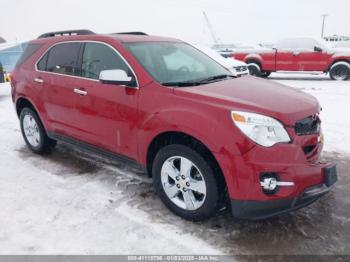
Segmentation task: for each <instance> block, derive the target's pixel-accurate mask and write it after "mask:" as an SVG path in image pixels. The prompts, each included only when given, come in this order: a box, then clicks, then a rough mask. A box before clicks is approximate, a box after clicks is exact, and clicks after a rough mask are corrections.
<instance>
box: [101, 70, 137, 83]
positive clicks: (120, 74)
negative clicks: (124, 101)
mask: <svg viewBox="0 0 350 262" xmlns="http://www.w3.org/2000/svg"><path fill="white" fill-rule="evenodd" d="M99 80H100V81H101V83H103V84H114V85H124V86H131V85H132V84H133V82H134V81H133V79H132V77H131V76H128V75H127V73H126V72H125V71H124V70H120V69H110V70H102V71H101V72H100V77H99Z"/></svg>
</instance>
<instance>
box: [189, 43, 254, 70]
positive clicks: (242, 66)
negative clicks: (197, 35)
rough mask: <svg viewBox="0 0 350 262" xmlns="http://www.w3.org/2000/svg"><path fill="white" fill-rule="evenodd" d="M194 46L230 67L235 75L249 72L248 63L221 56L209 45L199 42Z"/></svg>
mask: <svg viewBox="0 0 350 262" xmlns="http://www.w3.org/2000/svg"><path fill="white" fill-rule="evenodd" d="M193 46H194V47H195V48H197V49H198V50H200V51H202V52H203V53H205V54H206V55H208V56H209V57H211V58H212V59H214V60H215V61H216V62H218V63H220V64H221V65H223V66H224V67H226V68H227V69H229V70H230V71H231V72H232V74H233V75H235V76H242V75H248V74H249V70H248V65H247V64H246V63H244V62H242V61H238V60H236V59H234V58H225V57H223V56H221V55H220V54H219V53H218V52H216V51H215V50H213V49H211V48H210V47H207V46H203V45H198V44H193Z"/></svg>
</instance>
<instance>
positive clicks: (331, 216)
mask: <svg viewBox="0 0 350 262" xmlns="http://www.w3.org/2000/svg"><path fill="white" fill-rule="evenodd" d="M270 78H271V81H278V82H280V83H283V84H286V85H289V86H294V87H296V88H299V89H301V90H303V91H305V92H308V93H311V94H313V95H315V96H316V97H317V98H318V99H319V100H320V102H321V104H322V106H323V112H322V119H323V128H324V132H325V137H326V145H325V149H326V151H328V153H327V152H326V156H325V157H326V158H327V159H329V160H331V161H333V160H336V161H337V163H338V164H339V167H340V175H341V176H340V181H339V183H338V184H337V188H336V190H334V191H335V192H334V193H330V194H329V195H327V196H326V197H325V198H323V199H321V200H320V201H318V202H317V203H316V204H314V205H312V206H310V207H308V208H305V209H303V210H300V211H298V212H295V213H293V214H289V215H285V216H282V217H280V218H276V219H273V220H268V221H266V222H264V221H263V222H247V221H239V220H236V219H233V218H232V217H231V216H230V214H228V213H223V214H218V215H217V216H216V217H214V218H212V219H210V220H208V221H205V222H201V223H192V222H188V221H184V220H182V219H180V218H178V217H176V216H175V215H173V214H172V213H171V212H169V211H168V210H167V209H166V208H165V207H164V206H163V204H162V203H161V202H160V200H159V199H158V197H157V196H156V195H155V194H154V192H153V188H152V185H151V180H150V179H148V178H146V177H144V176H142V175H141V174H138V173H137V172H135V171H134V170H131V169H130V168H128V167H126V166H123V165H122V164H120V163H112V162H109V161H107V160H103V159H100V158H98V157H97V156H94V155H91V154H86V153H84V152H80V151H77V150H74V149H72V148H69V147H67V146H65V145H63V144H59V145H58V146H57V148H56V150H55V151H54V152H53V154H51V155H49V156H46V157H41V156H38V155H35V154H32V153H31V152H30V151H29V150H28V149H27V148H26V146H25V144H24V141H23V139H22V137H21V133H20V130H19V124H18V119H17V117H16V115H15V112H14V109H13V105H12V102H11V99H10V94H9V90H10V88H9V86H8V85H0V254H221V253H228V254H339V253H342V254H347V253H348V251H349V250H350V246H349V243H350V239H349V235H348V234H347V233H346V232H349V229H350V219H349V214H348V209H347V208H346V206H347V205H348V201H349V198H348V197H347V196H348V195H349V190H348V188H349V185H350V181H349V178H348V176H345V175H344V174H346V172H347V170H348V169H349V168H350V164H349V163H350V161H349V158H346V154H347V153H349V151H350V147H349V140H350V138H349V136H348V134H349V131H350V130H349V129H350V118H349V117H347V115H346V113H347V111H348V110H347V104H348V100H349V98H350V81H347V82H334V81H330V80H328V78H327V77H324V76H312V75H298V76H295V75H282V74H273V75H272V76H271V77H270ZM339 153H343V155H341V154H339ZM343 157H344V158H343ZM266 239H269V240H270V241H266ZM276 243H278V245H279V248H278V249H277V250H276V248H275V247H276Z"/></svg>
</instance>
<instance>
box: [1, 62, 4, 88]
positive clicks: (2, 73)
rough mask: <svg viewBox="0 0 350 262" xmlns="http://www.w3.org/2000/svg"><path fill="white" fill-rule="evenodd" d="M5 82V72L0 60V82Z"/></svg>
mask: <svg viewBox="0 0 350 262" xmlns="http://www.w3.org/2000/svg"><path fill="white" fill-rule="evenodd" d="M4 82H5V73H4V68H3V67H2V64H1V61H0V83H4Z"/></svg>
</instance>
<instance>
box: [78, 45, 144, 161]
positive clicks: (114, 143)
mask: <svg viewBox="0 0 350 262" xmlns="http://www.w3.org/2000/svg"><path fill="white" fill-rule="evenodd" d="M110 69H121V70H124V71H125V72H126V73H127V74H128V75H129V76H131V77H133V78H134V79H135V75H134V73H133V72H132V70H131V68H130V67H129V65H128V64H127V62H126V61H125V60H124V59H123V57H122V56H121V55H120V54H119V53H118V52H117V51H116V49H115V48H113V47H111V46H110V45H107V44H105V43H102V42H86V43H84V44H83V52H82V55H81V79H79V82H78V83H76V85H75V88H77V89H79V90H81V91H82V92H84V94H82V95H80V96H79V95H78V96H76V104H75V107H76V123H75V126H76V127H77V128H79V130H80V137H81V139H82V140H83V141H84V142H87V143H88V144H91V145H95V146H98V147H99V148H104V149H106V150H108V151H111V152H114V153H119V154H123V155H125V156H128V157H130V158H135V157H136V152H137V144H136V141H135V138H136V130H137V129H136V124H137V110H138V109H137V97H138V89H137V88H135V87H134V88H132V87H126V86H121V85H116V84H106V83H101V82H100V81H99V76H100V73H101V71H102V70H110ZM135 80H136V79H135Z"/></svg>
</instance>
